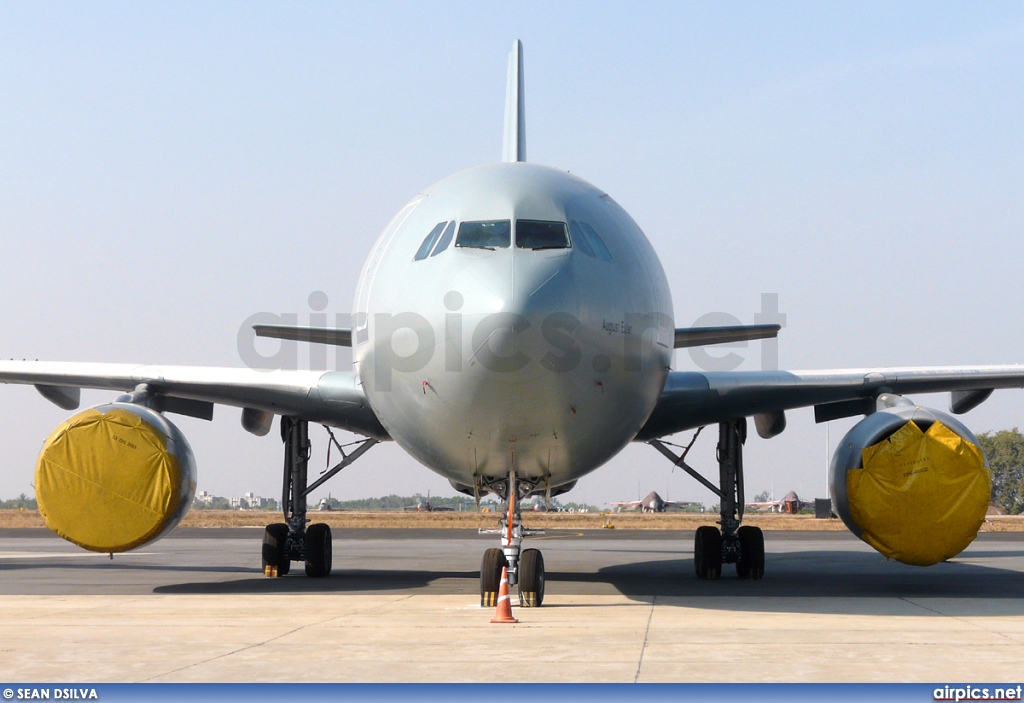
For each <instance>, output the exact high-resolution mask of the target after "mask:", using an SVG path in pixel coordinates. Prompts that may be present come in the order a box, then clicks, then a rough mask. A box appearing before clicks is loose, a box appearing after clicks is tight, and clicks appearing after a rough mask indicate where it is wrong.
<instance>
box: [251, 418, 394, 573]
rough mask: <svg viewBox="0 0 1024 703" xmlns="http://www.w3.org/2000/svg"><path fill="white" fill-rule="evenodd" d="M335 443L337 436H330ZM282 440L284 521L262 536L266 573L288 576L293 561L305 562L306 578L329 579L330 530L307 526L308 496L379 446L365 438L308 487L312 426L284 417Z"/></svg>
mask: <svg viewBox="0 0 1024 703" xmlns="http://www.w3.org/2000/svg"><path fill="white" fill-rule="evenodd" d="M331 438H332V441H333V438H334V435H331ZM281 439H282V440H283V441H284V485H283V487H282V490H281V508H282V510H283V512H284V522H283V523H280V522H279V523H275V524H273V525H267V529H266V530H265V531H264V533H263V570H264V573H266V574H268V575H271V576H285V575H286V574H287V573H288V572H289V571H290V570H291V563H292V562H293V561H304V562H306V575H307V576H314V577H319V576H327V575H328V574H330V573H331V566H332V563H331V562H332V555H331V544H332V540H331V528H330V526H329V525H325V524H323V523H317V524H314V525H309V526H308V527H307V526H306V523H307V522H309V521H308V520H307V519H306V497H307V496H308V495H309V492H310V491H312V490H314V489H316V488H317V487H318V486H320V485H321V484H322V483H323V482H324V481H326V480H327V479H329V478H331V477H332V476H334V475H335V474H336V473H338V472H339V471H341V470H342V469H343V468H345V467H346V466H348V465H349V464H351V463H352V462H353V461H355V460H356V459H357V458H359V457H360V456H362V454H363V453H364V452H365V451H366V450H367V449H369V448H370V447H371V446H373V445H374V444H376V443H377V440H375V439H366V440H364V441H363V442H362V444H360V446H359V447H358V448H357V449H356V450H354V451H352V452H351V453H350V454H348V455H345V453H344V452H342V460H341V462H340V463H338V464H337V465H336V466H335V467H333V468H332V469H330V470H329V471H327V472H326V473H325V474H324V475H323V476H321V477H320V478H319V479H317V480H316V481H314V482H313V484H312V485H307V484H308V481H307V470H308V467H309V454H310V442H309V423H308V422H307V421H306V420H299V419H297V418H293V417H287V416H282V417H281Z"/></svg>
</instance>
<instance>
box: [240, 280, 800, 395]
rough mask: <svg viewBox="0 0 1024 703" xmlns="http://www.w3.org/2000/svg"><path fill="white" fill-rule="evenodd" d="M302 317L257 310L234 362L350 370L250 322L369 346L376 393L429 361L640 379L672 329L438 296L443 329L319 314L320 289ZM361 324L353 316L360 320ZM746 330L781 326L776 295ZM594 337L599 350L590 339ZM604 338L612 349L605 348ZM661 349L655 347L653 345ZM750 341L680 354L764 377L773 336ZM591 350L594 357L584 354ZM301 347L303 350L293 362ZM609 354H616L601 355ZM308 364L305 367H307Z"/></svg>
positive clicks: (719, 317) (728, 321)
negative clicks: (345, 337)
mask: <svg viewBox="0 0 1024 703" xmlns="http://www.w3.org/2000/svg"><path fill="white" fill-rule="evenodd" d="M307 302H308V305H309V311H308V312H306V313H304V314H303V313H298V312H285V313H273V312H258V313H254V314H252V315H250V316H249V317H248V318H246V319H245V320H244V321H243V322H242V324H241V325H240V326H239V329H238V335H237V345H238V356H239V358H240V359H241V361H242V363H244V364H245V365H246V366H247V367H249V368H251V369H257V370H261V371H274V370H298V369H300V368H308V369H310V370H314V371H331V370H348V369H350V368H351V366H352V350H351V349H350V348H349V347H343V346H333V345H328V344H319V343H312V344H305V343H303V344H300V343H299V342H296V341H292V340H282V339H272V338H260V337H257V336H256V334H255V332H254V331H253V326H254V325H278V326H286V327H300V326H301V327H314V328H341V329H350V330H351V331H352V344H353V346H358V345H361V344H364V343H366V342H369V341H371V339H370V337H371V336H372V337H373V339H372V342H373V345H372V346H373V349H374V354H375V357H374V364H373V367H374V379H373V381H374V383H375V386H376V389H377V390H382V391H386V390H390V388H391V382H392V380H393V378H394V375H395V374H411V373H416V372H418V371H421V370H422V369H424V368H426V367H427V366H428V365H429V364H430V363H431V362H432V361H433V360H434V359H435V357H437V356H438V355H440V356H441V357H442V358H443V361H444V370H445V371H447V372H456V373H457V372H460V371H463V370H465V369H467V368H470V367H472V366H475V365H480V366H482V367H483V368H485V369H487V370H488V371H492V372H494V373H516V372H518V371H521V370H523V369H526V368H528V367H529V366H530V365H531V364H539V365H540V366H541V367H542V368H544V369H545V370H547V371H549V372H551V373H566V372H570V371H574V370H576V369H578V368H579V367H580V366H581V365H583V364H589V365H590V367H591V368H592V369H593V370H594V371H596V372H598V373H604V372H607V371H610V370H612V366H613V365H614V364H615V363H618V364H620V365H621V368H620V369H619V370H620V371H624V372H626V373H641V372H642V371H644V370H645V369H647V368H650V365H651V364H653V363H657V362H658V361H659V360H660V359H661V358H662V357H661V355H660V354H662V353H663V352H660V351H659V346H660V347H661V348H662V349H664V348H668V349H669V350H671V349H672V347H673V342H674V333H675V329H674V325H673V320H671V319H670V318H669V317H668V316H667V315H662V314H659V313H627V314H625V315H621V316H618V317H617V318H616V319H606V318H602V319H600V320H588V321H586V322H584V321H581V320H580V319H579V318H577V317H576V316H575V315H572V314H570V313H564V312H550V313H547V314H546V315H544V316H542V317H541V318H539V319H536V318H533V319H527V318H526V317H524V316H522V315H519V314H516V313H512V312H493V313H489V314H484V315H467V314H465V312H464V307H465V300H464V298H463V296H462V295H461V294H460V293H459V292H457V291H449V292H448V293H447V294H446V295H445V296H444V298H443V301H442V302H443V305H444V316H443V318H444V319H443V322H441V321H440V320H439V321H438V324H437V327H436V328H435V326H434V325H432V324H431V322H430V321H429V320H427V318H425V317H424V316H423V315H421V314H419V313H417V312H412V311H408V312H398V313H380V314H375V315H373V316H372V320H371V319H367V316H365V315H363V316H359V315H351V314H349V313H334V314H333V315H332V314H330V313H328V312H327V310H328V306H329V303H330V301H329V299H328V297H327V294H326V293H324V292H323V291H313V292H312V293H310V295H309V297H308V301H307ZM360 318H361V319H360ZM753 323H754V324H758V325H765V324H776V325H780V326H781V327H785V326H786V315H785V314H784V313H781V312H780V311H779V296H778V294H777V293H762V294H761V306H760V310H758V311H756V312H755V313H754V314H753ZM743 324H744V323H743V322H742V320H741V319H740V318H739V317H738V316H736V315H733V314H731V313H728V312H720V311H719V312H709V313H706V314H704V315H701V316H700V317H698V318H697V319H696V320H694V321H693V322H692V323H691V324H690V327H691V328H696V327H733V326H740V325H743ZM597 340H600V344H595V341H597ZM609 340H611V345H609ZM659 343H660V344H659ZM751 346H752V345H751V344H750V343H749V342H747V341H742V340H741V341H733V342H727V343H723V344H716V345H708V346H693V347H688V348H685V349H683V350H679V351H680V352H683V351H685V353H687V354H689V357H690V360H691V361H692V362H693V364H694V365H695V366H696V367H697V368H698V369H700V370H701V371H709V372H716V371H717V372H721V371H734V370H736V369H738V368H739V367H740V366H741V365H743V364H744V363H745V362H747V361H754V360H755V357H759V362H760V363H759V367H760V369H761V370H765V371H776V370H778V368H779V341H778V339H777V338H769V339H762V340H760V344H758V345H757V347H756V351H755V352H754V353H753V354H750V353H749V351H743V350H749V349H750V348H751ZM595 347H600V349H601V350H600V351H599V352H598V353H596V354H588V353H586V350H587V349H592V348H595ZM300 348H302V349H303V353H302V354H301V355H300ZM611 348H614V352H615V353H608V350H609V349H611ZM306 362H308V365H306Z"/></svg>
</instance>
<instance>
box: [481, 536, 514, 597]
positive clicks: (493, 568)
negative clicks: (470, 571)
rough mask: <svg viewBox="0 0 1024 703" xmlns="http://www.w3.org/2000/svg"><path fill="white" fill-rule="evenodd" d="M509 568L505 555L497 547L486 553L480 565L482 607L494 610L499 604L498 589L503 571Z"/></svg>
mask: <svg viewBox="0 0 1024 703" xmlns="http://www.w3.org/2000/svg"><path fill="white" fill-rule="evenodd" d="M506 566H508V562H507V561H506V560H505V553H504V552H502V551H501V550H500V549H498V548H496V547H492V548H491V549H488V550H487V551H486V552H484V558H483V561H482V562H481V563H480V607H482V608H493V607H494V606H495V605H497V603H498V587H499V586H500V585H501V570H502V568H503V567H506Z"/></svg>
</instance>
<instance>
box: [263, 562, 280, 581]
mask: <svg viewBox="0 0 1024 703" xmlns="http://www.w3.org/2000/svg"><path fill="white" fill-rule="evenodd" d="M263 575H264V576H266V577H267V578H268V579H274V578H277V567H276V566H271V565H270V564H267V565H266V566H264V567H263Z"/></svg>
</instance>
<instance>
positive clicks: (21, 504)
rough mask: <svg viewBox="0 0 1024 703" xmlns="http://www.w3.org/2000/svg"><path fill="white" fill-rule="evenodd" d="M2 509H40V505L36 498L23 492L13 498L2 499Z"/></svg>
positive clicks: (0, 506) (0, 507)
mask: <svg viewBox="0 0 1024 703" xmlns="http://www.w3.org/2000/svg"><path fill="white" fill-rule="evenodd" d="M0 509H3V510H38V509H39V505H38V504H37V503H36V499H35V498H29V497H28V496H27V495H25V494H24V493H22V494H21V495H20V496H18V497H17V498H15V499H13V500H0Z"/></svg>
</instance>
